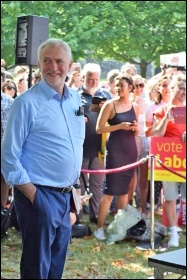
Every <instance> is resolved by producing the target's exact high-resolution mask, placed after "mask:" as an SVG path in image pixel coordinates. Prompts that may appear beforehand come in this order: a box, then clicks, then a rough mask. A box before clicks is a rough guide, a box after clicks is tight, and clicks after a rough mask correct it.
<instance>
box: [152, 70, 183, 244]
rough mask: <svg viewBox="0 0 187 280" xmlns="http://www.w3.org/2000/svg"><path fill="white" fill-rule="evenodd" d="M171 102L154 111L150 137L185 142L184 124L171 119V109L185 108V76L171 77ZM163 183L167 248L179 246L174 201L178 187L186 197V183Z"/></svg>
mask: <svg viewBox="0 0 187 280" xmlns="http://www.w3.org/2000/svg"><path fill="white" fill-rule="evenodd" d="M170 88H171V93H172V96H173V97H172V100H171V102H170V103H169V104H167V105H166V106H164V107H162V108H161V109H160V110H157V111H155V113H154V119H155V123H154V124H153V128H152V132H151V136H163V137H172V138H180V139H182V141H184V142H186V122H184V123H176V122H175V120H174V117H173V109H174V108H176V107H183V106H184V107H185V106H186V75H184V74H181V75H180V74H179V75H175V76H173V79H172V81H171V83H170ZM162 183H163V191H164V199H165V202H164V207H165V213H166V218H167V220H168V224H169V233H170V238H169V241H168V247H178V246H179V235H178V233H177V222H178V221H177V213H176V199H177V198H178V186H179V185H180V190H181V195H182V196H183V197H186V183H179V182H167V181H164V182H162Z"/></svg>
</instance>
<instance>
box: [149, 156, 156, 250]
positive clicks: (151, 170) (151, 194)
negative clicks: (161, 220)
mask: <svg viewBox="0 0 187 280" xmlns="http://www.w3.org/2000/svg"><path fill="white" fill-rule="evenodd" d="M150 158H151V164H150V202H151V240H150V242H151V248H152V250H154V202H155V199H154V194H155V190H154V189H155V184H154V155H150Z"/></svg>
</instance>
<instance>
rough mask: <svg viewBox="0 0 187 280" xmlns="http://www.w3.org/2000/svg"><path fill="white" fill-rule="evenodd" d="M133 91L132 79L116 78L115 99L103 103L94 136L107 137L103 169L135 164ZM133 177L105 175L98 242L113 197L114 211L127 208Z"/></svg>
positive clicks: (127, 172) (129, 174)
mask: <svg viewBox="0 0 187 280" xmlns="http://www.w3.org/2000/svg"><path fill="white" fill-rule="evenodd" d="M133 88H134V84H133V79H132V77H131V76H129V75H123V74H121V75H119V76H117V77H116V80H115V89H116V92H117V94H118V96H117V97H115V98H113V99H112V100H109V101H106V103H105V104H104V105H103V107H102V108H101V111H100V113H99V117H98V120H97V124H96V132H97V133H98V134H99V135H101V134H102V133H106V132H107V133H109V137H108V139H107V142H106V164H105V168H106V169H115V168H118V167H122V166H125V165H128V164H132V163H135V162H136V161H137V147H136V141H135V135H136V134H137V133H138V122H137V120H138V114H139V106H138V105H137V104H136V103H135V102H134V103H132V102H131V101H130V100H129V97H130V92H131V91H132V90H133ZM106 123H108V125H107V126H106ZM133 173H134V168H131V169H128V170H125V171H122V172H118V173H116V172H115V173H110V174H106V185H105V188H104V194H103V197H102V199H101V201H100V204H99V215H98V223H97V229H96V230H95V232H94V235H95V237H96V238H97V239H98V240H105V239H106V236H105V233H104V229H103V226H104V222H105V218H106V215H107V214H108V211H109V208H110V205H111V202H112V199H113V197H114V196H115V195H116V196H117V202H116V210H118V209H123V208H124V207H126V206H127V204H128V191H129V184H130V181H131V178H132V176H133Z"/></svg>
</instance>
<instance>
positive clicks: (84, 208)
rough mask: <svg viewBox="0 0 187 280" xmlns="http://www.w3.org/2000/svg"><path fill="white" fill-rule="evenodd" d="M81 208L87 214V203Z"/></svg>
mask: <svg viewBox="0 0 187 280" xmlns="http://www.w3.org/2000/svg"><path fill="white" fill-rule="evenodd" d="M82 210H83V213H84V214H89V207H88V206H87V205H83V207H82Z"/></svg>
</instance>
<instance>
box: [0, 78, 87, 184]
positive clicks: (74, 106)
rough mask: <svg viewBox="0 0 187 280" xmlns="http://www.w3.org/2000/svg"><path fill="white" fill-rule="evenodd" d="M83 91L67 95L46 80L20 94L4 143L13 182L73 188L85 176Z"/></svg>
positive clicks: (6, 165) (8, 176)
mask: <svg viewBox="0 0 187 280" xmlns="http://www.w3.org/2000/svg"><path fill="white" fill-rule="evenodd" d="M81 106H82V103H81V99H80V96H79V94H78V93H77V92H76V91H75V90H73V89H71V88H68V87H67V86H66V85H65V86H64V94H63V97H62V98H61V96H60V95H59V94H58V93H57V92H56V91H55V90H53V89H52V88H51V87H50V86H49V85H48V84H47V83H46V82H45V81H44V80H41V82H40V83H38V84H36V85H34V86H33V87H31V88H30V89H29V90H27V91H26V92H25V93H23V94H21V95H20V96H18V97H17V98H16V99H15V100H14V103H13V105H12V106H11V109H10V112H9V118H8V122H7V126H6V130H5V133H4V137H3V142H2V152H1V157H2V163H1V168H2V170H1V172H2V174H3V177H4V178H5V180H6V182H7V183H8V184H9V185H11V186H12V185H22V184H26V183H29V182H32V183H33V184H39V185H46V186H54V187H69V186H71V185H72V184H74V183H75V182H76V181H77V179H78V178H79V176H80V171H81V165H82V154H83V142H84V138H85V122H84V115H83V114H82V115H79V116H78V115H77V111H78V110H79V107H81Z"/></svg>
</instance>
